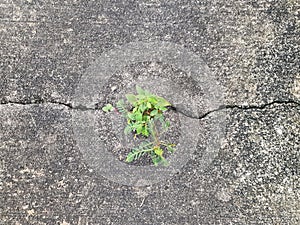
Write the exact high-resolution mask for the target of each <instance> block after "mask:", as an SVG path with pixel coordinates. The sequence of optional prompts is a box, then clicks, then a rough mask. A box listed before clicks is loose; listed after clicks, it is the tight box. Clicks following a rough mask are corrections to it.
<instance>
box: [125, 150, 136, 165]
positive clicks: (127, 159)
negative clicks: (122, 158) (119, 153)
mask: <svg viewBox="0 0 300 225" xmlns="http://www.w3.org/2000/svg"><path fill="white" fill-rule="evenodd" d="M134 159H135V154H134V152H129V153H128V155H127V157H126V162H129V163H130V162H132V161H133V160H134Z"/></svg>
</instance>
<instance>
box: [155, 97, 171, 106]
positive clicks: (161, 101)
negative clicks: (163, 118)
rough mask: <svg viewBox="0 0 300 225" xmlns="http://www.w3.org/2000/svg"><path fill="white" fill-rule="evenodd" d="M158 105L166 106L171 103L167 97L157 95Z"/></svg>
mask: <svg viewBox="0 0 300 225" xmlns="http://www.w3.org/2000/svg"><path fill="white" fill-rule="evenodd" d="M157 100H158V102H157V105H158V106H160V107H165V106H170V105H171V103H170V102H168V101H167V100H166V99H164V98H162V97H157Z"/></svg>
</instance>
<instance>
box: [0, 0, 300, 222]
mask: <svg viewBox="0 0 300 225" xmlns="http://www.w3.org/2000/svg"><path fill="white" fill-rule="evenodd" d="M299 9H300V6H299V2H298V1H296V0H283V1H275V0H273V1H272V0H271V1H266V0H257V1H251V0H246V1H242V0H237V1H234V0H226V1H225V0H218V1H217V0H212V1H196V0H191V1H177V0H174V1H163V0H151V1H144V0H139V1H119V0H114V1H109V0H105V1H104V0H103V1H87V0H64V1H58V0H49V1H41V0H0V40H1V41H0V43H1V44H0V56H1V60H0V65H1V66H0V76H1V77H0V78H1V79H0V103H1V105H0V126H1V129H0V224H62V225H67V224H116V225H120V224H126V225H127V224H128V225H131V224H138V225H140V224H142V225H144V224H145V225H146V224H149V225H150V224H151V225H153V224H167V225H169V224H170V225H171V224H172V225H177V224H178V225H181V224H187V225H194V224H195V225H196V224H201V225H202V224H255V225H256V224H270V225H277V224H280V225H281V224H283V225H297V224H299V223H300V205H299V202H300V201H299V200H300V191H299V190H300V181H299V175H300V174H299V168H300V165H299V158H300V157H299V156H300V153H299V149H300V137H299V133H300V114H299V112H300V105H299V104H300V75H299V65H300V63H299ZM136 41H142V42H153V41H165V42H172V43H176V44H178V45H181V46H184V47H185V48H186V49H188V50H189V51H190V52H193V53H195V54H197V55H199V56H200V57H201V58H202V59H203V61H204V62H205V63H206V65H207V66H208V67H209V68H210V70H211V72H212V73H213V74H214V77H215V79H216V82H217V83H219V84H222V85H223V86H224V87H225V89H226V90H225V93H224V106H223V107H217V108H215V109H208V110H207V111H206V112H205V111H203V112H204V114H203V115H202V116H200V118H198V119H196V118H194V120H196V121H197V122H196V123H195V126H199V128H200V129H201V131H202V134H206V135H207V137H209V136H211V135H210V134H211V133H210V132H212V131H210V130H209V129H208V128H209V127H213V126H211V125H212V124H217V123H218V114H219V113H224V115H226V116H225V117H224V119H225V121H226V126H224V127H222V128H223V129H224V136H222V137H216V139H217V138H220V140H219V141H220V148H219V150H218V154H217V155H215V156H214V159H213V161H212V162H210V163H209V165H207V166H206V168H205V169H203V165H202V164H203V163H204V160H203V157H204V155H205V150H206V148H208V147H209V146H207V145H206V142H205V141H203V142H202V141H199V143H198V145H197V150H196V151H195V152H194V154H193V156H192V157H191V158H190V159H189V161H188V163H187V164H185V165H184V166H183V168H181V169H180V170H179V171H177V172H176V173H175V174H174V175H173V176H172V177H171V178H169V179H167V180H166V181H163V182H160V183H157V184H153V185H148V186H145V187H136V186H126V185H121V184H119V183H116V182H112V181H111V180H109V179H107V178H105V177H103V176H101V175H100V174H99V173H98V172H97V171H96V170H95V169H94V168H93V167H91V166H90V165H89V162H87V161H86V160H85V158H84V156H83V153H82V151H81V150H80V148H79V147H78V144H77V141H76V139H75V138H74V132H73V127H72V115H73V112H74V111H75V112H76V111H79V112H85V111H84V110H86V111H89V112H90V111H95V110H94V109H87V108H86V107H84V106H82V107H77V106H74V105H73V96H74V93H75V89H76V87H77V85H78V84H79V83H80V81H81V80H80V79H81V78H82V76H83V75H84V74H85V73H86V70H87V69H88V68H89V67H90V65H92V64H93V62H95V60H97V59H98V57H99V55H101V54H102V53H105V52H108V51H109V50H112V49H114V48H115V47H116V46H122V45H124V44H127V43H131V42H136ZM150 63H151V62H150ZM150 65H151V64H150ZM160 67H161V68H163V69H160ZM152 69H153V68H152ZM155 69H157V71H160V72H162V73H164V74H169V77H168V78H169V79H171V80H172V79H173V78H174V77H176V76H177V75H178V73H181V72H180V71H179V72H178V71H177V70H176V68H173V69H170V68H169V67H168V65H162V66H156V67H155ZM130 71H133V72H132V73H133V74H134V73H136V74H139V73H141V74H142V75H143V76H148V75H149V76H150V75H151V74H152V73H153V70H151V68H150V67H149V66H148V64H147V63H146V64H138V65H131V66H130V67H128V68H124V70H123V71H120V72H119V74H122V73H123V74H124V73H130ZM154 73H155V70H154ZM182 73H183V74H184V71H183V72H182ZM184 85H185V86H187V85H186V83H183V86H184ZM109 89H110V87H109V88H107V90H109ZM103 90H106V89H103ZM195 90H197V89H193V88H191V91H192V92H193V91H195ZM109 94H110V93H107V95H109ZM187 94H188V93H187ZM187 111H189V110H187ZM178 113H180V112H178ZM188 116H189V115H188ZM103 126H105V124H104V125H103ZM197 138H198V137H195V139H197ZM202 140H205V139H202ZM95 145H97V143H95Z"/></svg>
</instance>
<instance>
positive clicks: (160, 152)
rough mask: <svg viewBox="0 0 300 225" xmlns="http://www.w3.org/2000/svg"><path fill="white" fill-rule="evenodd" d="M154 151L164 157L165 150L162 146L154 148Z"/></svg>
mask: <svg viewBox="0 0 300 225" xmlns="http://www.w3.org/2000/svg"><path fill="white" fill-rule="evenodd" d="M154 153H155V154H156V155H158V156H161V157H162V155H163V153H164V151H163V150H162V149H161V148H160V147H157V148H154Z"/></svg>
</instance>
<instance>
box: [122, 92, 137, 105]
mask: <svg viewBox="0 0 300 225" xmlns="http://www.w3.org/2000/svg"><path fill="white" fill-rule="evenodd" d="M125 96H126V98H127V100H128V102H129V103H130V104H132V105H134V104H135V102H136V101H137V98H136V96H135V95H133V94H127V95H125Z"/></svg>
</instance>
